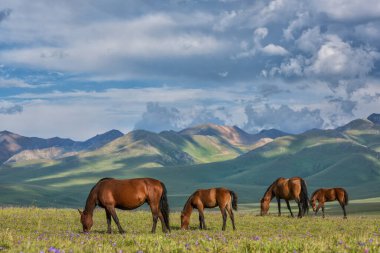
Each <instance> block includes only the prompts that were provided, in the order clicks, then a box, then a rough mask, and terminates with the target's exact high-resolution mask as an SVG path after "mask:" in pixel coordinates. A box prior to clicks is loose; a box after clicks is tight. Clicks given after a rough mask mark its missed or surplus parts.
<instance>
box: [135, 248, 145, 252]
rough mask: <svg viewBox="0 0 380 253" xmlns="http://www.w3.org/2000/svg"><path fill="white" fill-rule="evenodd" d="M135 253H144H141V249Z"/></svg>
mask: <svg viewBox="0 0 380 253" xmlns="http://www.w3.org/2000/svg"><path fill="white" fill-rule="evenodd" d="M136 253H144V251H142V250H141V249H140V250H138V251H137V252H136Z"/></svg>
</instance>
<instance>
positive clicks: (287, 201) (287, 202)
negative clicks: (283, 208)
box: [285, 199, 294, 218]
mask: <svg viewBox="0 0 380 253" xmlns="http://www.w3.org/2000/svg"><path fill="white" fill-rule="evenodd" d="M285 202H286V205H287V206H288V209H289V212H290V215H291V216H292V217H293V218H294V215H293V213H292V209H291V208H290V204H289V200H287V199H286V200H285Z"/></svg>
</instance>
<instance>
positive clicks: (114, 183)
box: [97, 178, 162, 209]
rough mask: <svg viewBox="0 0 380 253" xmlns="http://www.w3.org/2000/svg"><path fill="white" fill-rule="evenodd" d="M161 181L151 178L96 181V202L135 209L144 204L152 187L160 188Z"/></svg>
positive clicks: (102, 204)
mask: <svg viewBox="0 0 380 253" xmlns="http://www.w3.org/2000/svg"><path fill="white" fill-rule="evenodd" d="M161 187H162V186H161V182H160V181H158V180H156V179H152V178H133V179H107V180H103V181H101V182H99V183H98V185H97V194H98V202H99V204H100V205H101V206H106V205H111V206H115V207H118V208H120V209H135V208H137V207H139V206H141V205H142V204H144V203H145V202H146V201H147V200H148V199H149V196H150V195H151V194H149V193H150V191H152V188H154V189H155V190H157V189H158V188H161Z"/></svg>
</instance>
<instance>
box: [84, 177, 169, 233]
mask: <svg viewBox="0 0 380 253" xmlns="http://www.w3.org/2000/svg"><path fill="white" fill-rule="evenodd" d="M144 203H148V205H149V206H150V210H151V212H152V216H153V226H152V233H155V232H156V226H157V220H158V218H159V219H160V221H161V225H162V231H163V232H165V233H166V232H167V230H169V232H170V226H169V205H168V199H167V195H166V187H165V185H164V184H163V183H162V182H160V181H158V180H156V179H153V178H134V179H120V180H119V179H114V178H103V179H100V180H99V181H98V182H97V183H96V184H95V185H94V187H92V189H91V191H90V193H89V194H88V197H87V201H86V206H85V208H84V211H83V212H82V211H81V210H79V209H78V211H79V213H80V216H81V217H80V221H81V223H82V226H83V232H89V231H90V229H91V227H92V225H93V219H92V216H93V211H94V209H95V207H96V205H98V206H100V207H102V208H104V209H105V211H106V217H107V225H108V229H107V233H111V216H112V218H113V220H114V221H115V223H116V225H117V227H118V229H119V232H120V233H121V234H122V233H125V232H124V230H123V228H122V227H121V225H120V222H119V219H118V217H117V215H116V211H115V208H118V209H121V210H132V209H136V208H138V207H139V206H141V205H143V204H144Z"/></svg>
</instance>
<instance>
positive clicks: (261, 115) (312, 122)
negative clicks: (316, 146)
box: [244, 104, 324, 133]
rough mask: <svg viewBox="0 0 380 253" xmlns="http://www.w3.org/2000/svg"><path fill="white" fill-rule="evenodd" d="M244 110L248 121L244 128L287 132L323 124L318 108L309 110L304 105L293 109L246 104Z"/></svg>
mask: <svg viewBox="0 0 380 253" xmlns="http://www.w3.org/2000/svg"><path fill="white" fill-rule="evenodd" d="M245 112H246V114H247V117H248V121H247V123H246V125H245V126H244V129H247V130H250V131H255V130H256V131H258V130H261V129H269V128H276V129H279V130H282V131H285V132H288V133H301V132H303V131H305V130H309V129H312V128H321V127H322V126H323V124H324V120H323V119H322V117H321V115H320V113H321V112H320V110H310V109H309V108H306V107H304V108H302V109H300V110H294V109H292V108H291V107H289V106H287V105H281V106H279V107H274V106H271V105H268V104H265V106H264V107H263V108H254V107H253V106H252V105H248V106H246V108H245ZM294 122H297V124H295V123H294Z"/></svg>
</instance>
